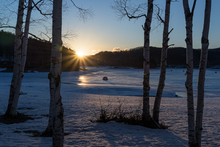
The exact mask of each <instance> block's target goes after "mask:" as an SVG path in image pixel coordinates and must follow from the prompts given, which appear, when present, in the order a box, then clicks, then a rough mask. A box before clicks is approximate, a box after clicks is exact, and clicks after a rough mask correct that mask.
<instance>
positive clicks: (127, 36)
mask: <svg viewBox="0 0 220 147" xmlns="http://www.w3.org/2000/svg"><path fill="white" fill-rule="evenodd" d="M131 2H133V3H136V4H138V3H143V2H147V0H131ZM189 2H190V5H192V2H193V0H189ZM75 3H76V4H77V5H79V6H82V7H84V8H91V9H92V11H93V13H94V15H93V17H92V18H90V19H88V20H87V21H86V22H83V21H80V20H79V18H78V15H77V11H76V9H75V8H74V7H72V6H71V3H69V2H68V5H69V9H68V11H66V12H65V13H64V16H63V28H64V30H65V29H67V28H71V30H73V32H74V34H76V35H77V37H75V38H73V39H72V40H68V41H66V44H68V45H69V46H71V47H72V48H74V49H75V50H77V51H79V50H82V51H83V52H84V53H86V54H91V53H94V52H97V51H103V50H108V51H111V50H112V49H113V48H115V47H119V48H120V49H121V50H123V49H125V48H134V47H137V46H143V30H142V27H141V26H142V25H143V23H144V18H141V19H139V20H130V21H129V20H128V19H127V18H124V19H122V20H118V17H117V15H116V14H115V12H114V10H113V9H112V8H111V5H113V4H114V1H113V0H75ZM155 4H158V5H159V6H160V7H161V8H163V9H164V7H165V0H155ZM219 6H220V1H219V0H213V2H212V14H211V25H210V35H209V38H210V48H216V47H219V46H220V43H219V41H220V40H219V37H220V29H219V26H220V21H219V20H220V16H219V15H218V14H219V13H220V11H219V10H218V9H219ZM204 9H205V0H198V1H197V5H196V8H195V15H194V23H193V38H194V40H193V41H194V42H193V44H194V48H195V49H197V48H200V46H201V43H200V40H201V35H202V28H203V19H204ZM162 16H164V13H162ZM170 16H171V18H170V29H171V28H174V30H173V32H172V33H171V35H170V42H169V43H170V44H175V47H179V46H181V47H185V41H184V40H185V36H186V35H185V34H186V33H185V19H184V11H183V6H182V0H179V2H172V4H171V15H170ZM158 24H159V23H158V20H156V19H155V17H154V19H153V23H152V32H151V41H150V45H151V46H157V47H161V44H162V32H163V25H162V24H161V25H159V26H158ZM156 26H158V27H156ZM64 42H65V41H64Z"/></svg>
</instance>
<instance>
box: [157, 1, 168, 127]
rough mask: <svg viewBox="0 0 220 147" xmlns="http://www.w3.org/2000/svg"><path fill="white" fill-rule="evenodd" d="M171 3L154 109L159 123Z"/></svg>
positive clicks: (166, 13)
mask: <svg viewBox="0 0 220 147" xmlns="http://www.w3.org/2000/svg"><path fill="white" fill-rule="evenodd" d="M170 3H171V0H166V9H165V21H164V29H163V44H162V50H161V62H160V66H161V67H160V79H159V84H158V87H157V94H156V98H155V101H154V109H153V119H154V120H155V121H156V122H157V123H159V110H160V102H161V97H162V93H163V89H164V86H165V84H164V82H165V77H166V66H167V49H168V41H169V37H168V36H169V32H168V30H169V21H170Z"/></svg>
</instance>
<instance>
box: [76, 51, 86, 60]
mask: <svg viewBox="0 0 220 147" xmlns="http://www.w3.org/2000/svg"><path fill="white" fill-rule="evenodd" d="M76 55H77V56H78V57H80V58H82V57H83V56H85V54H84V53H83V52H82V51H77V52H76Z"/></svg>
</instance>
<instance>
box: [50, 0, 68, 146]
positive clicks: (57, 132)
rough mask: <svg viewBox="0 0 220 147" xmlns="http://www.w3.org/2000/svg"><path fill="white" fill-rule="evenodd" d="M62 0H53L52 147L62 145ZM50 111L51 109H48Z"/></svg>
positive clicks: (51, 66) (51, 70)
mask: <svg viewBox="0 0 220 147" xmlns="http://www.w3.org/2000/svg"><path fill="white" fill-rule="evenodd" d="M61 32H62V0H54V1H53V27H52V50H51V65H50V73H49V74H48V78H49V80H50V96H51V98H50V99H51V102H52V104H50V106H52V108H50V109H52V112H53V115H52V116H53V147H62V146H63V141H64V130H63V112H64V110H63V105H62V98H61V95H60V89H61V73H62V71H61V66H62V64H61V62H62V39H61ZM50 112H51V111H50Z"/></svg>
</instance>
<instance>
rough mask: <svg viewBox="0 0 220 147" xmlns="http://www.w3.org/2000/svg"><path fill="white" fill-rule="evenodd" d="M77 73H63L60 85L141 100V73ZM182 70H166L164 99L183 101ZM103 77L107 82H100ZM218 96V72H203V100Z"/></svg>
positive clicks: (155, 74)
mask: <svg viewBox="0 0 220 147" xmlns="http://www.w3.org/2000/svg"><path fill="white" fill-rule="evenodd" d="M88 69H89V70H87V71H81V72H63V74H62V82H63V84H64V85H65V84H72V85H75V86H73V87H74V88H73V91H75V92H80V93H89V94H104V95H124V96H141V95H142V91H143V90H142V87H143V86H142V83H143V71H142V69H133V68H129V69H113V68H109V67H100V68H95V67H88ZM185 72H186V70H185V69H180V68H168V69H167V74H166V81H165V89H164V95H163V96H165V97H176V96H177V97H186V90H185V79H186V76H185ZM159 74H160V70H159V69H151V70H150V87H151V91H150V95H151V96H155V94H156V89H157V85H158V80H159ZM104 76H107V77H108V79H109V80H107V81H104V80H102V78H103V77H104ZM197 78H198V69H195V70H194V83H193V84H194V96H195V97H196V91H197ZM219 96H220V69H207V72H206V81H205V97H207V98H208V97H219Z"/></svg>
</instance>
